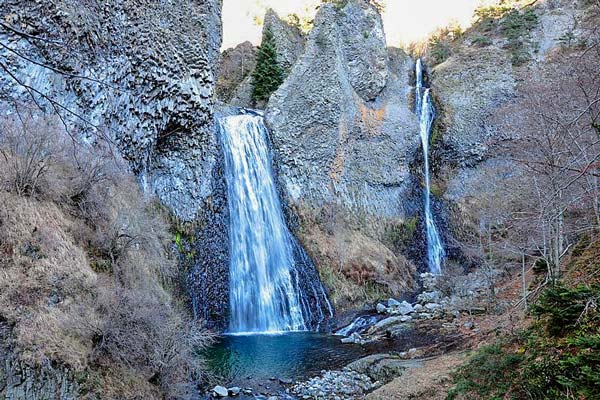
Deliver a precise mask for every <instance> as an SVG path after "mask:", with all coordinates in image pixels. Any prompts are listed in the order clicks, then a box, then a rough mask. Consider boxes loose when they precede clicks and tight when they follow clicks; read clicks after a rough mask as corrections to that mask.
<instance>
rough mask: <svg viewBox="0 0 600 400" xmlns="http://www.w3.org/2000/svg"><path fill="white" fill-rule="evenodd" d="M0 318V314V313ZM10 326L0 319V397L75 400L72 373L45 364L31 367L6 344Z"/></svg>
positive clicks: (77, 390) (8, 343)
mask: <svg viewBox="0 0 600 400" xmlns="http://www.w3.org/2000/svg"><path fill="white" fill-rule="evenodd" d="M0 318H1V317H0ZM10 337H11V329H10V327H9V326H8V325H7V324H6V323H4V322H2V321H1V320H0V398H2V399H5V400H75V399H78V398H79V393H78V392H79V388H78V386H77V384H76V383H75V382H74V379H73V376H72V373H70V372H69V371H66V370H64V369H63V368H61V367H53V366H51V365H46V366H43V367H39V368H32V367H30V366H28V365H27V364H25V363H23V362H22V361H20V360H19V358H18V357H17V355H16V354H15V353H14V352H13V349H12V347H11V344H10Z"/></svg>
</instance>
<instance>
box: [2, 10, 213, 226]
mask: <svg viewBox="0 0 600 400" xmlns="http://www.w3.org/2000/svg"><path fill="white" fill-rule="evenodd" d="M220 10H221V1H220V0H203V1H191V0H186V1H174V0H168V1H157V0H151V1H141V0H128V1H125V2H122V1H116V0H111V1H105V2H102V4H100V3H98V4H97V3H88V2H86V3H81V2H79V1H74V0H61V1H56V2H51V3H48V2H42V1H37V0H26V1H16V0H7V1H5V2H3V3H2V4H1V5H0V17H1V18H2V20H3V21H5V24H6V26H7V27H8V28H6V29H4V28H3V29H2V31H1V32H0V40H2V43H4V44H6V45H7V46H6V47H4V48H3V49H2V50H0V60H1V61H2V63H3V64H5V65H8V66H10V70H11V72H12V74H13V76H12V77H11V76H10V75H9V74H2V75H1V77H0V91H1V92H2V93H5V94H7V96H3V97H4V99H3V100H7V101H6V102H4V103H3V104H2V108H8V107H10V106H11V103H12V102H13V101H22V102H28V103H31V100H32V99H31V97H36V101H37V102H38V103H39V104H40V105H41V106H42V107H44V108H46V109H47V110H48V111H49V112H53V111H56V112H58V113H60V114H61V115H62V118H63V119H64V120H65V122H66V124H67V126H69V127H70V128H73V127H79V128H81V129H82V130H83V131H84V132H86V133H87V134H89V136H90V137H92V138H94V137H99V136H105V137H108V138H110V139H111V140H113V141H114V142H115V143H116V144H117V145H118V148H119V149H120V151H121V152H122V154H123V155H124V156H125V157H126V158H127V159H128V160H129V161H130V162H131V165H132V168H133V170H134V171H135V172H136V173H138V174H139V176H140V179H141V181H142V183H143V184H145V185H146V188H147V190H148V191H153V192H155V193H156V194H157V195H158V197H159V198H160V199H161V200H162V201H163V203H165V204H166V205H167V206H169V207H170V208H171V209H172V210H173V211H174V213H175V214H176V215H177V216H178V217H180V218H182V219H184V220H191V219H193V218H194V217H195V216H196V213H197V209H198V206H199V204H200V203H201V200H202V199H204V198H206V197H207V196H208V195H209V194H210V192H211V185H212V182H211V181H210V179H207V177H210V171H211V169H212V167H213V164H214V160H215V157H216V154H217V146H216V138H215V135H214V131H213V126H212V110H211V107H212V101H213V100H212V97H213V89H214V84H215V74H216V62H217V60H218V57H219V53H218V50H219V47H220V43H221V28H220ZM26 86H29V88H28V87H26Z"/></svg>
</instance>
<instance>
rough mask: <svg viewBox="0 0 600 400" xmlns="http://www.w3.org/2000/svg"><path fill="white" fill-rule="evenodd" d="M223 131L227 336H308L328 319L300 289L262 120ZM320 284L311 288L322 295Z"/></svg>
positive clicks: (234, 119)
mask: <svg viewBox="0 0 600 400" xmlns="http://www.w3.org/2000/svg"><path fill="white" fill-rule="evenodd" d="M219 125H220V132H221V138H222V143H223V151H224V154H225V180H226V182H227V194H228V204H229V212H230V227H229V240H230V251H231V254H230V266H229V278H230V279H229V281H230V283H229V284H230V288H229V295H230V299H229V302H230V320H229V332H230V333H265V332H267V333H268V332H282V331H302V330H308V329H309V328H310V327H311V324H312V322H313V320H315V319H316V320H317V322H319V323H320V321H321V320H322V319H323V318H324V316H323V317H322V308H323V305H322V304H321V303H320V299H319V298H317V299H316V300H315V299H314V298H313V297H312V295H310V297H309V296H307V295H305V294H304V293H303V291H302V290H301V288H300V287H301V286H306V285H307V282H303V281H302V280H301V279H300V276H299V275H300V274H299V270H300V268H297V266H296V265H295V261H294V256H295V252H296V253H297V252H298V251H299V250H298V249H297V248H296V247H297V246H298V245H297V243H296V241H295V238H294V237H293V236H292V234H291V233H290V232H289V230H288V228H287V226H286V224H285V219H284V216H283V212H282V209H281V204H280V201H279V197H278V193H277V189H276V185H275V181H274V178H273V173H272V171H271V157H270V152H269V148H268V146H267V130H266V127H265V126H264V123H263V119H262V117H260V116H257V115H236V116H230V117H226V118H223V119H221V120H220V121H219ZM302 251H303V250H302ZM311 266H312V264H311ZM313 268H314V267H313ZM316 280H317V282H316V283H315V282H308V284H310V285H312V287H313V290H314V285H318V286H319V287H320V288H321V290H322V285H321V284H320V282H319V281H318V278H317V279H316ZM324 298H325V301H326V302H327V297H326V296H324ZM327 305H328V303H327ZM313 311H314V312H313ZM314 313H316V314H317V315H313V314H314ZM319 313H320V314H319ZM331 314H332V313H331Z"/></svg>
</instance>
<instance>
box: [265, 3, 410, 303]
mask: <svg viewBox="0 0 600 400" xmlns="http://www.w3.org/2000/svg"><path fill="white" fill-rule="evenodd" d="M411 69H412V60H410V58H409V57H408V56H406V55H405V54H404V53H403V52H402V51H400V50H397V49H390V50H389V52H388V49H387V48H386V42H385V36H384V32H383V27H382V23H381V18H380V16H379V14H378V12H377V10H375V9H374V8H373V7H372V6H371V5H370V4H369V3H368V2H366V1H363V0H353V1H349V2H348V3H347V4H346V5H345V7H343V8H342V9H338V8H336V7H335V6H334V5H332V4H323V5H321V7H320V9H319V11H318V13H317V15H316V17H315V24H314V28H313V29H312V31H311V32H310V33H309V36H308V38H307V42H306V49H305V52H304V53H303V55H302V56H301V57H300V58H299V59H298V61H297V62H296V64H295V65H294V67H293V68H292V69H291V71H290V74H289V76H288V77H287V79H286V80H285V82H284V83H283V84H282V86H281V87H280V88H279V89H278V90H277V91H276V92H275V93H274V94H273V95H272V96H271V99H270V101H269V104H268V106H267V109H266V120H267V123H268V126H269V128H270V132H271V139H272V143H273V150H274V153H275V158H276V166H277V169H278V174H279V181H280V184H281V187H282V191H283V195H284V197H285V198H286V199H287V200H288V202H289V204H290V205H291V206H292V208H293V209H294V211H295V212H297V213H298V214H299V215H300V220H301V225H302V226H301V227H300V228H299V231H300V238H301V239H302V241H303V244H304V245H305V246H306V247H307V248H308V250H309V252H310V253H311V255H312V256H313V257H314V258H315V259H317V265H318V266H319V265H320V266H321V267H322V268H325V265H327V264H329V262H330V261H332V262H334V263H340V264H342V265H341V266H340V267H339V268H337V267H336V269H338V270H339V271H342V273H343V274H344V275H345V276H346V277H347V278H348V279H351V280H353V281H356V282H360V284H363V283H364V280H365V279H366V281H369V282H379V283H380V284H382V285H386V282H394V285H392V286H393V287H389V286H388V287H387V289H389V290H391V291H392V292H394V293H398V292H400V291H402V290H407V289H408V287H409V286H410V285H411V284H412V271H413V269H412V268H413V267H412V266H411V265H410V263H408V262H407V261H406V260H405V259H404V258H403V257H402V256H401V255H397V254H394V253H393V252H392V251H391V250H390V249H389V248H388V247H386V245H385V244H384V243H383V240H384V239H383V237H382V236H383V235H384V231H385V226H386V221H390V220H394V219H395V220H402V219H403V218H404V216H405V204H403V198H405V197H406V195H407V193H408V192H409V191H410V186H411V184H412V182H411V179H410V171H409V164H410V163H411V161H412V160H413V159H414V156H415V153H416V151H417V149H418V140H419V136H418V124H417V119H416V117H415V116H414V115H413V113H412V111H411V106H410V104H409V102H410V99H409V98H410V90H411V89H410V86H409V76H410V71H411ZM338 215H339V216H340V218H341V219H344V221H345V222H343V223H342V224H341V225H339V224H337V225H339V226H338V227H337V228H336V227H335V226H333V225H336V223H335V222H333V223H332V221H334V220H337V219H338V217H337V216H338ZM367 220H368V221H369V222H365V221H367ZM350 221H352V222H350ZM337 225H336V226H337ZM342 225H343V226H344V227H343V229H342ZM348 246H350V247H352V251H347V247H348ZM361 246H363V247H361ZM379 283H378V284H379ZM334 297H335V296H334Z"/></svg>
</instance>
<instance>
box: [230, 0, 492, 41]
mask: <svg viewBox="0 0 600 400" xmlns="http://www.w3.org/2000/svg"><path fill="white" fill-rule="evenodd" d="M318 3H320V1H319V0H223V49H226V48H229V47H233V46H235V45H237V44H238V43H241V42H243V41H246V40H250V41H251V42H252V43H254V44H259V42H260V35H261V27H260V26H259V25H257V23H256V22H255V17H261V16H263V15H264V12H265V10H266V9H267V8H269V7H271V8H273V9H274V10H275V11H276V12H277V13H278V14H279V16H281V17H283V16H285V15H288V14H290V13H297V14H298V15H306V14H307V13H312V14H314V9H315V5H316V4H318ZM383 3H384V4H385V13H384V15H383V22H384V27H385V31H386V35H387V42H388V45H389V46H400V45H401V44H403V43H404V44H406V43H410V42H412V41H416V40H420V39H423V38H425V37H427V36H428V34H429V33H431V32H432V31H434V30H435V29H436V28H437V27H441V26H445V25H447V24H448V23H450V22H452V21H456V22H458V23H460V24H461V25H463V26H468V25H469V23H470V22H471V18H472V15H473V10H474V9H475V8H476V7H477V6H478V5H480V4H481V3H482V0H383Z"/></svg>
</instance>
